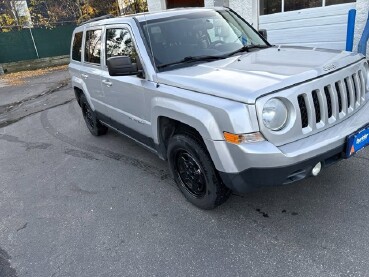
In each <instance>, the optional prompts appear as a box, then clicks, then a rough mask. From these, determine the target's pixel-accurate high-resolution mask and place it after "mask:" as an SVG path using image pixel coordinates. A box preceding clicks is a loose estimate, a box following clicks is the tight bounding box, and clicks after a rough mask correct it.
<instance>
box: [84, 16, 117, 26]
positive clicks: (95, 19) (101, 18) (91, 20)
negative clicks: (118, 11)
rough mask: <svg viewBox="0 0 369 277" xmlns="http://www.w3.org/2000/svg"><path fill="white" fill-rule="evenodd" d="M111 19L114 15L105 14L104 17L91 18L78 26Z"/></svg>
mask: <svg viewBox="0 0 369 277" xmlns="http://www.w3.org/2000/svg"><path fill="white" fill-rule="evenodd" d="M113 17H114V15H112V14H106V15H103V16H99V17H95V18H91V19H89V20H87V21H84V22H82V23H81V24H79V25H83V24H87V23H91V22H95V21H99V20H103V19H108V18H113Z"/></svg>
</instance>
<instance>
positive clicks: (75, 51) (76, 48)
mask: <svg viewBox="0 0 369 277" xmlns="http://www.w3.org/2000/svg"><path fill="white" fill-rule="evenodd" d="M82 37H83V33H82V32H80V33H75V34H74V38H73V46H72V60H74V61H79V62H80V61H81V59H82Z"/></svg>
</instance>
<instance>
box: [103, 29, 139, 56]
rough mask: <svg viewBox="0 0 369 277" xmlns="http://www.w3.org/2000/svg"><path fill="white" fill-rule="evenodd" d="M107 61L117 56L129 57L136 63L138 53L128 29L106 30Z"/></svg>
mask: <svg viewBox="0 0 369 277" xmlns="http://www.w3.org/2000/svg"><path fill="white" fill-rule="evenodd" d="M105 49H106V50H105V51H106V55H105V57H106V59H108V58H110V57H117V56H128V57H130V58H131V61H132V63H136V59H137V51H136V48H135V45H134V43H133V38H132V36H131V33H130V32H129V31H128V29H126V28H119V29H118V28H115V29H107V30H106V48H105Z"/></svg>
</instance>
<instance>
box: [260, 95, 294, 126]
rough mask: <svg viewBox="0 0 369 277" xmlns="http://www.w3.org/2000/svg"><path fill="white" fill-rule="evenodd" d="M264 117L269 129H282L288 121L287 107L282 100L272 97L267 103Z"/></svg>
mask: <svg viewBox="0 0 369 277" xmlns="http://www.w3.org/2000/svg"><path fill="white" fill-rule="evenodd" d="M262 118H263V123H264V125H265V127H267V128H268V129H271V130H273V131H278V130H281V129H283V127H285V126H286V123H287V118H288V111H287V107H286V105H285V104H283V102H282V101H281V100H279V99H277V98H272V99H270V100H268V102H266V103H265V105H264V108H263V115H262Z"/></svg>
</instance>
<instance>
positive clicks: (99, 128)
mask: <svg viewBox="0 0 369 277" xmlns="http://www.w3.org/2000/svg"><path fill="white" fill-rule="evenodd" d="M80 103H81V109H82V115H83V118H84V120H85V122H86V125H87V128H88V130H89V131H90V133H91V134H93V135H94V136H101V135H105V134H106V133H107V131H108V127H106V126H104V125H102V124H101V122H100V121H99V120H98V119H97V117H96V114H95V112H94V111H93V110H92V109H91V107H90V104H88V102H87V99H86V97H85V96H84V95H82V96H81V100H80Z"/></svg>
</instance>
